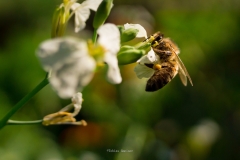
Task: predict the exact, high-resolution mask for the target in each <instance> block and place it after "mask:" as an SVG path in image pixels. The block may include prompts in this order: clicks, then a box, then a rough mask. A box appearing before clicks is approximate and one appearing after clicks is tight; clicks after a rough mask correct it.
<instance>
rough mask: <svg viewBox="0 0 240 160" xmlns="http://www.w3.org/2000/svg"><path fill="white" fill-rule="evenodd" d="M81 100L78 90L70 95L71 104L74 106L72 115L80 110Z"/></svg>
mask: <svg viewBox="0 0 240 160" xmlns="http://www.w3.org/2000/svg"><path fill="white" fill-rule="evenodd" d="M82 102H83V98H82V93H80V92H78V93H76V94H74V95H73V97H72V104H73V106H74V112H73V113H72V115H73V116H76V115H77V114H78V113H79V112H80V110H81V108H82Z"/></svg>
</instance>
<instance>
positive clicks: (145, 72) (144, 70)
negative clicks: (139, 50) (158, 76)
mask: <svg viewBox="0 0 240 160" xmlns="http://www.w3.org/2000/svg"><path fill="white" fill-rule="evenodd" d="M134 72H135V73H136V75H137V77H138V78H140V79H141V78H150V77H151V76H152V75H153V74H154V70H153V69H151V68H149V67H147V66H145V65H144V64H137V65H136V67H135V68H134Z"/></svg>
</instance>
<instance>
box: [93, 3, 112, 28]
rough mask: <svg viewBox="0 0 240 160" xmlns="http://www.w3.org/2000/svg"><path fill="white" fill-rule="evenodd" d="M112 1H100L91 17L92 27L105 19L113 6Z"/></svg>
mask: <svg viewBox="0 0 240 160" xmlns="http://www.w3.org/2000/svg"><path fill="white" fill-rule="evenodd" d="M112 1H113V0H103V1H102V3H101V4H100V5H99V7H98V9H97V11H96V14H95V17H94V19H93V27H94V28H95V29H97V28H99V27H100V26H101V25H102V24H103V23H104V22H105V20H106V19H107V17H108V15H109V13H110V11H111V9H112V6H113V3H112Z"/></svg>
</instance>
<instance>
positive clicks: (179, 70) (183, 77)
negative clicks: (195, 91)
mask: <svg viewBox="0 0 240 160" xmlns="http://www.w3.org/2000/svg"><path fill="white" fill-rule="evenodd" d="M178 75H179V77H180V79H181V81H182V83H183V85H184V86H187V77H186V75H185V74H184V72H183V70H182V68H180V67H179V69H178Z"/></svg>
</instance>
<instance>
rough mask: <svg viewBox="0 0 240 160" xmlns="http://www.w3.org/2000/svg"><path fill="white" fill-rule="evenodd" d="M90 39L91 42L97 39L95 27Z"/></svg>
mask: <svg viewBox="0 0 240 160" xmlns="http://www.w3.org/2000/svg"><path fill="white" fill-rule="evenodd" d="M92 41H93V44H95V43H96V41H97V29H94V31H93V37H92Z"/></svg>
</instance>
